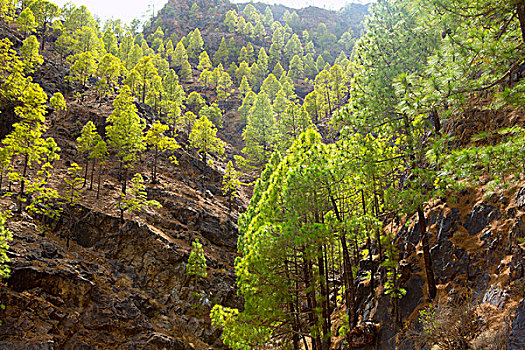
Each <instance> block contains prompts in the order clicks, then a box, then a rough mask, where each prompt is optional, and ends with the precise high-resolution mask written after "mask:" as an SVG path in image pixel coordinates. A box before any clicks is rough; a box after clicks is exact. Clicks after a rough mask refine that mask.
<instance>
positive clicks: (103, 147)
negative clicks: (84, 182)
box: [89, 136, 108, 199]
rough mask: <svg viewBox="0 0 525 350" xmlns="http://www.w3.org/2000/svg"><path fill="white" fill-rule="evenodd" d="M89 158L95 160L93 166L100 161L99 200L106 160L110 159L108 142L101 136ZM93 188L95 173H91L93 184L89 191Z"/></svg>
mask: <svg viewBox="0 0 525 350" xmlns="http://www.w3.org/2000/svg"><path fill="white" fill-rule="evenodd" d="M89 158H91V159H92V160H93V165H94V164H95V162H97V161H98V164H99V169H98V180H97V199H98V198H99V196H100V180H101V178H102V172H103V170H104V165H105V164H106V160H107V158H108V147H107V144H106V142H105V141H104V140H103V139H102V138H101V137H100V136H99V137H98V138H97V144H96V145H95V147H93V150H92V151H91V154H90V155H89ZM92 188H93V172H91V183H90V185H89V189H92Z"/></svg>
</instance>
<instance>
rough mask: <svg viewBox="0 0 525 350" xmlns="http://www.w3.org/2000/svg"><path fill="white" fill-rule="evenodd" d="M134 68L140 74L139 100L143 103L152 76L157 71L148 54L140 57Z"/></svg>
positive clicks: (155, 74)
mask: <svg viewBox="0 0 525 350" xmlns="http://www.w3.org/2000/svg"><path fill="white" fill-rule="evenodd" d="M135 69H136V71H137V72H138V73H139V75H140V81H141V84H140V90H141V102H142V103H144V102H145V101H146V94H147V91H148V89H149V86H150V84H151V83H152V80H153V78H154V77H155V76H157V75H158V71H157V68H155V65H154V64H153V60H152V58H151V57H150V56H144V57H142V58H141V59H140V60H139V63H138V64H137V66H136V67H135Z"/></svg>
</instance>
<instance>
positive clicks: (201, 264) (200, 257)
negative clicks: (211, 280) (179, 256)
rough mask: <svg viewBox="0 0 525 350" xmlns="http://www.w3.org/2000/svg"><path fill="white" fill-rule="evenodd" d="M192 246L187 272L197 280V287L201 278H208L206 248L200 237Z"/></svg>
mask: <svg viewBox="0 0 525 350" xmlns="http://www.w3.org/2000/svg"><path fill="white" fill-rule="evenodd" d="M192 247H193V249H192V250H191V253H190V257H189V258H188V265H187V266H186V274H187V275H188V276H189V277H190V278H192V279H193V280H194V281H195V287H196V286H197V282H198V280H199V278H206V276H208V273H207V272H206V269H207V265H206V257H205V256H204V249H202V244H201V243H200V242H199V239H198V238H197V239H196V240H195V241H194V242H193V243H192Z"/></svg>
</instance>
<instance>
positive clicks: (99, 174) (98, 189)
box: [97, 164, 102, 199]
mask: <svg viewBox="0 0 525 350" xmlns="http://www.w3.org/2000/svg"><path fill="white" fill-rule="evenodd" d="M99 168H100V169H98V181H97V182H98V186H97V199H98V197H99V195H100V178H101V177H102V164H99Z"/></svg>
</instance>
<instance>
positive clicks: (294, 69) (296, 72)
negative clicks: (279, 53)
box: [288, 55, 304, 79]
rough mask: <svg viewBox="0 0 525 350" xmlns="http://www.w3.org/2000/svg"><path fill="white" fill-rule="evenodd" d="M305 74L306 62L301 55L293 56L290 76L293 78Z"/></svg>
mask: <svg viewBox="0 0 525 350" xmlns="http://www.w3.org/2000/svg"><path fill="white" fill-rule="evenodd" d="M303 75H304V64H303V60H302V59H301V57H299V56H298V55H295V56H293V58H292V60H291V61H290V67H289V69H288V76H289V77H290V78H292V79H298V78H300V77H302V76H303Z"/></svg>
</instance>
